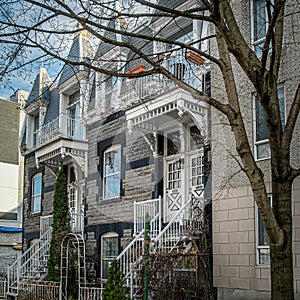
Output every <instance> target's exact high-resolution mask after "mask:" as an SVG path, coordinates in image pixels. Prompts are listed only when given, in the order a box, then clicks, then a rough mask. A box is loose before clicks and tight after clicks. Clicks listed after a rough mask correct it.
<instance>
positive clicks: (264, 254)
mask: <svg viewBox="0 0 300 300" xmlns="http://www.w3.org/2000/svg"><path fill="white" fill-rule="evenodd" d="M258 251H259V264H260V265H270V249H259V250H258Z"/></svg>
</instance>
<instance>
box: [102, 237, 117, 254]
mask: <svg viewBox="0 0 300 300" xmlns="http://www.w3.org/2000/svg"><path fill="white" fill-rule="evenodd" d="M102 243H103V245H102V256H103V258H104V257H106V258H107V257H110V258H113V257H116V256H118V250H119V249H118V237H117V236H114V237H104V238H103V239H102Z"/></svg>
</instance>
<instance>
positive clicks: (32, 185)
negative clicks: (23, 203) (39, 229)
mask: <svg viewBox="0 0 300 300" xmlns="http://www.w3.org/2000/svg"><path fill="white" fill-rule="evenodd" d="M38 177H41V190H40V194H34V180H35V178H38ZM42 194H43V174H42V173H41V172H39V173H37V174H35V175H34V176H32V178H31V212H32V213H33V214H38V213H40V212H41V211H42ZM38 196H39V197H40V210H37V211H35V210H34V207H35V199H36V198H37V197H38Z"/></svg>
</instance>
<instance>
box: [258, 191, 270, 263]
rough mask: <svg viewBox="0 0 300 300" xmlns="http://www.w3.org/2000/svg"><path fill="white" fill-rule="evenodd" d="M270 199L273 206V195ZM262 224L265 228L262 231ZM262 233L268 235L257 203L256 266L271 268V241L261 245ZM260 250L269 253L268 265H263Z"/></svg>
mask: <svg viewBox="0 0 300 300" xmlns="http://www.w3.org/2000/svg"><path fill="white" fill-rule="evenodd" d="M268 198H269V201H270V204H271V206H272V195H271V194H269V195H268ZM260 224H261V226H263V227H262V228H261V229H260ZM261 232H263V233H264V234H267V233H266V229H265V228H264V224H263V221H262V219H261V217H260V214H259V210H258V206H257V204H256V203H255V239H256V265H257V266H259V267H269V266H270V242H269V240H267V242H268V245H259V243H260V233H261ZM267 239H268V237H267ZM260 250H267V252H268V254H267V255H268V259H267V263H261V256H260Z"/></svg>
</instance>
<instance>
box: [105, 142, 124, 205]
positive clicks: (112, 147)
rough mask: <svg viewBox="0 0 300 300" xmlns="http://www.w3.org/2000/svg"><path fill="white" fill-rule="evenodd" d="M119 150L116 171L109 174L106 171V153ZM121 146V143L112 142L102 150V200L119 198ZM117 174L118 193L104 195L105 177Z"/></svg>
mask: <svg viewBox="0 0 300 300" xmlns="http://www.w3.org/2000/svg"><path fill="white" fill-rule="evenodd" d="M116 150H119V155H120V157H119V166H118V167H119V168H118V171H117V172H113V173H110V174H107V173H106V154H107V153H109V152H112V151H116ZM121 169H122V146H121V144H114V145H111V146H109V147H108V148H106V149H105V151H103V170H102V171H103V189H102V193H103V194H102V195H103V200H109V199H116V198H119V197H120V196H121V175H122V170H121ZM116 175H118V176H119V186H118V193H114V194H112V195H108V196H107V195H106V193H107V191H108V189H107V184H106V182H107V178H109V177H111V178H112V177H114V176H116Z"/></svg>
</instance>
